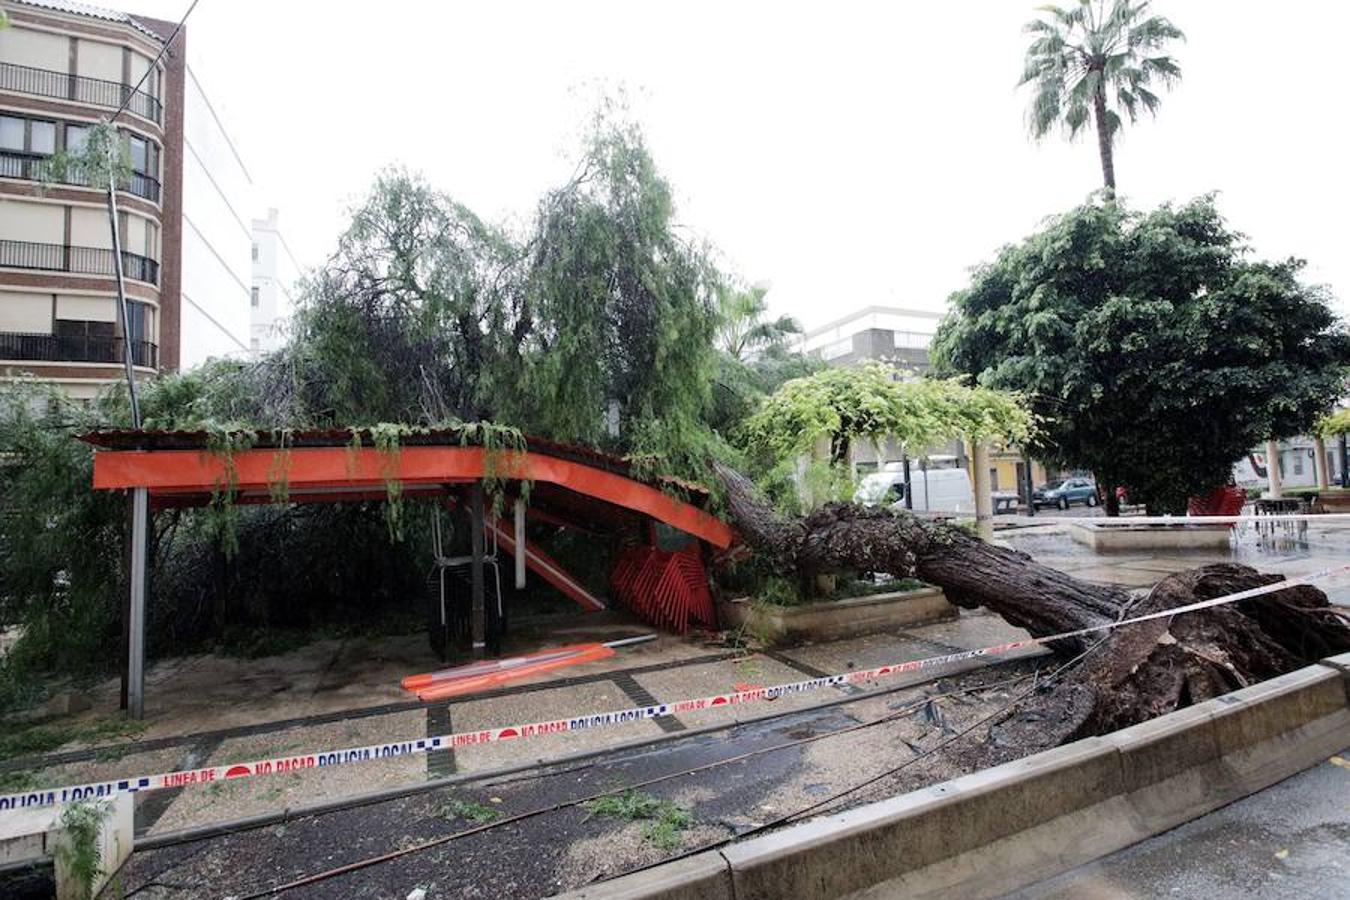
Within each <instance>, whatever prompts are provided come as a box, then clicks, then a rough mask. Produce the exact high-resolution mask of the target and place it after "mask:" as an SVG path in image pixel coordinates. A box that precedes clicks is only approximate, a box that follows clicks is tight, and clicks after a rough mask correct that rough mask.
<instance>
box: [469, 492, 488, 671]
mask: <svg viewBox="0 0 1350 900" xmlns="http://www.w3.org/2000/svg"><path fill="white" fill-rule="evenodd" d="M485 519H486V516H485V515H484V513H483V483H482V482H481V481H480V482H475V483H474V485H473V487H472V488H470V489H469V533H470V541H471V544H472V546H473V562H472V563H471V564H470V568H469V571H470V576H471V579H472V582H473V610H472V612H471V613H470V619H469V622H470V627H471V629H472V634H473V655H474V657H475V658H477V659H481V658H483V657H485V656H487V603H486V601H485V600H484V586H483V582H484V578H483V527H484V524H485Z"/></svg>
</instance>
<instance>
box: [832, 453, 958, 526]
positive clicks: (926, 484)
mask: <svg viewBox="0 0 1350 900" xmlns="http://www.w3.org/2000/svg"><path fill="white" fill-rule="evenodd" d="M909 487H910V491H912V492H913V503H912V504H911V506H912V507H913V509H914V511H915V512H933V513H966V514H968V515H973V514H974V512H975V491H974V490H972V489H971V486H970V475H969V473H967V472H966V470H965V469H948V468H943V469H933V468H930V469H928V470H927V471H923V470H922V469H919V468H917V467H916V466H913V465H911V466H910V470H909ZM853 502H854V503H859V504H861V505H863V506H881V505H885V506H889V507H891V508H893V509H904V508H905V474H904V472H894V471H890V467H889V466H888V467H887V470H886V471H883V472H873V473H872V474H871V475H866V476H864V477H863V480H862V483H861V484H859V485H858V490H857V491H856V492H855V493H854V495H853Z"/></svg>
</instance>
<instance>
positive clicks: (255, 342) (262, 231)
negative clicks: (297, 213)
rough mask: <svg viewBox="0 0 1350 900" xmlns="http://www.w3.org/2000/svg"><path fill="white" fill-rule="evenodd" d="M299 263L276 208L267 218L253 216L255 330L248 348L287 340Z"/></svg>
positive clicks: (263, 349) (264, 349)
mask: <svg viewBox="0 0 1350 900" xmlns="http://www.w3.org/2000/svg"><path fill="white" fill-rule="evenodd" d="M299 280H300V263H299V262H297V261H296V259H295V254H293V253H292V252H291V248H290V246H288V245H287V243H286V239H285V238H284V237H282V235H281V229H280V227H279V226H278V215H277V211H276V210H275V209H269V210H268V211H267V218H265V219H254V220H253V293H252V297H251V298H250V302H251V304H252V310H251V311H252V334H251V336H250V338H249V345H250V346H249V348H250V349H251V350H252V351H253V353H254V354H255V355H257V354H261V353H268V352H270V351H272V350H276V349H277V348H278V347H280V346H281V345H282V344H284V343H285V342H286V336H287V330H288V327H289V324H290V318H291V314H292V313H293V312H294V311H295V293H294V292H295V290H296V285H297V282H299Z"/></svg>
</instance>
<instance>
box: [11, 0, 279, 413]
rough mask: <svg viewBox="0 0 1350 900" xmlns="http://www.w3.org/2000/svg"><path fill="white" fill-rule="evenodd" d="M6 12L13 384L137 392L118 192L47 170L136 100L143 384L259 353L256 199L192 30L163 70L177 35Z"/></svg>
mask: <svg viewBox="0 0 1350 900" xmlns="http://www.w3.org/2000/svg"><path fill="white" fill-rule="evenodd" d="M3 7H4V10H5V12H6V14H7V16H8V19H9V27H8V28H4V29H0V379H3V380H14V379H30V378H31V379H39V380H43V381H50V382H53V383H56V384H58V385H60V386H61V387H62V388H63V389H64V390H66V391H67V392H68V393H70V394H71V395H72V396H75V397H81V398H87V397H92V396H94V395H95V394H96V393H97V392H98V391H99V390H101V389H102V388H103V387H105V386H106V385H107V384H109V383H111V382H114V381H116V380H119V379H121V378H122V377H124V375H123V369H122V360H123V353H124V345H123V338H122V335H123V333H124V332H123V327H122V322H121V313H120V310H119V308H118V304H117V302H116V283H115V280H114V273H115V262H116V260H115V259H114V253H113V244H112V235H111V231H110V228H109V220H108V212H107V207H106V203H105V193H104V191H103V190H101V189H100V187H98V186H92V185H88V184H85V183H81V180H82V179H81V177H80V175H78V174H77V173H74V172H72V173H70V174H69V175H68V177H66V178H64V179H63V181H62V183H53V182H52V181H51V176H50V172H47V173H46V177H45V178H44V169H45V168H46V167H45V166H44V165H43V162H44V160H45V159H47V158H48V157H50V156H52V155H53V154H56V153H60V152H62V151H74V150H78V149H79V148H80V147H81V146H82V145H83V141H84V140H85V138H86V136H87V133H88V129H89V128H90V126H92V125H94V124H96V123H99V122H103V121H106V120H107V119H108V117H109V116H111V115H112V114H113V113H114V112H115V111H116V110H117V108H118V107H119V106H120V105H121V104H122V102H123V100H124V99H125V100H126V101H127V104H126V109H125V111H124V112H123V113H122V114H121V115H120V116H119V117H118V119H117V121H116V123H115V124H116V127H117V129H118V131H119V133H120V134H121V136H122V139H123V140H124V141H125V147H126V150H127V159H128V160H129V162H130V165H131V170H132V171H131V173H130V175H129V177H128V178H127V179H126V180H125V182H124V183H123V184H121V185H120V186H119V190H118V192H117V205H118V210H119V213H118V226H119V231H120V235H121V245H122V254H121V262H122V268H123V271H124V275H125V285H126V293H127V299H128V305H129V314H128V323H127V324H128V329H127V332H128V333H129V335H130V342H131V356H132V360H133V363H134V366H135V371H136V372H137V373H138V374H139V375H140V376H142V377H149V376H151V375H153V374H154V373H156V372H159V371H170V370H175V369H178V368H182V367H187V366H190V365H194V364H196V363H198V362H201V361H203V360H204V359H206V358H207V357H209V356H213V355H227V354H231V353H234V354H242V353H245V352H247V350H248V334H249V305H248V303H249V293H250V291H249V286H250V285H249V282H250V280H251V271H250V262H249V256H248V254H249V247H250V246H251V243H252V240H251V234H250V229H249V227H248V225H247V224H246V220H245V219H244V218H243V217H242V216H241V215H240V214H239V209H241V208H247V204H248V203H250V202H251V191H252V184H251V182H250V180H249V178H248V173H247V171H246V170H245V169H244V167H243V163H242V162H241V161H240V160H239V156H238V153H237V152H235V150H234V147H233V144H232V143H231V142H230V140H229V137H228V135H227V134H226V133H225V130H224V128H223V126H222V125H221V123H220V121H219V119H218V117H216V115H215V113H214V111H213V110H212V109H211V106H210V103H209V102H208V101H207V99H206V96H205V93H204V92H203V91H202V90H201V87H200V85H199V84H198V83H197V80H196V78H195V76H194V75H193V74H192V72H191V70H190V68H189V67H188V65H187V62H186V53H185V48H186V41H187V34H186V29H184V31H182V32H180V33H179V34H178V36H177V38H175V41H174V45H173V47H172V48H170V50H169V51H168V52H167V53H165V54H164V56H163V58H162V59H161V60H160V61H159V62H158V63H157V64H156V63H155V62H154V60H155V59H156V57H157V56H159V54H160V51H161V49H162V48H163V46H164V42H165V41H166V40H167V39H168V37H169V36H170V35H171V34H172V32H173V29H174V26H175V24H176V23H173V22H166V21H161V20H156V19H150V18H144V17H140V16H132V15H128V14H126V13H122V12H116V11H113V10H106V9H101V8H98V7H93V6H89V5H87V4H83V3H73V2H61V0H21V2H20V0H13V2H7V3H4V4H3ZM152 66H153V68H152ZM147 71H148V72H149V74H148V76H146V77H145V78H144V80H142V76H143V75H146V73H147ZM138 84H139V85H140V87H139V88H137V87H136V85H138Z"/></svg>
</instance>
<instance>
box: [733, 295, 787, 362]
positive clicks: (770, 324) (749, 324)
mask: <svg viewBox="0 0 1350 900" xmlns="http://www.w3.org/2000/svg"><path fill="white" fill-rule="evenodd" d="M768 292H769V288H768V286H767V285H761V284H757V285H755V286H753V287H751V288H748V289H746V290H740V289H737V288H735V287H730V286H723V287H722V288H721V289H720V290H719V292H718V297H717V307H718V309H717V313H718V315H717V320H718V321H717V346H718V348H719V349H721V350H722V351H723V352H725V353H726V354H727V356H730V357H731V358H732V359H734V360H736V361H737V362H742V363H743V362H746V361H747V357H748V356H749V355H750V354H752V353H755V352H757V351H763V350H766V349H768V348H770V347H775V346H778V345H781V344H783V343H785V342H786V341H787V339H788V337H789V336H791V335H794V334H800V333H801V330H802V329H801V326H800V325H798V324H797V322H796V320H795V319H793V318H792V317H791V316H779V317H778V318H777V319H774V320H771V321H770V320H766V319H765V318H764V317H765V315H766V314H767V313H768V311H769V307H768V304H767V303H765V302H764V295H765V294H767V293H768Z"/></svg>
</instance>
